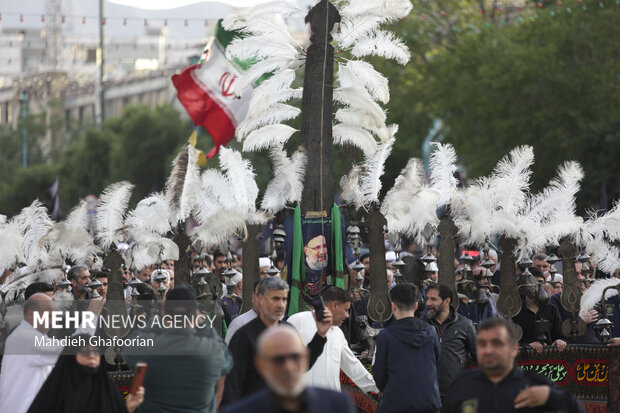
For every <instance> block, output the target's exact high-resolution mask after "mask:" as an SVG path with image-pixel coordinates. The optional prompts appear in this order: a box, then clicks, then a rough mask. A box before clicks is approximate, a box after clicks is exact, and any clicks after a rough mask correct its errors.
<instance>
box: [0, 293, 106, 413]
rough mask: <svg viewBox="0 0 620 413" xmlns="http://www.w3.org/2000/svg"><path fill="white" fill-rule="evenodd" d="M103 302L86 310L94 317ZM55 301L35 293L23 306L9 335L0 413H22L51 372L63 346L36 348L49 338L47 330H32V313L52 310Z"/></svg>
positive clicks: (0, 374) (94, 302) (89, 331)
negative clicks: (22, 313)
mask: <svg viewBox="0 0 620 413" xmlns="http://www.w3.org/2000/svg"><path fill="white" fill-rule="evenodd" d="M103 302H104V300H102V299H97V300H95V299H93V300H91V302H90V305H89V307H88V310H89V311H91V312H93V313H94V314H95V319H96V317H97V316H98V315H99V314H100V313H101V309H102V308H103ZM55 308H56V307H55V305H54V301H53V300H52V299H51V298H50V297H49V296H48V295H46V294H42V293H37V294H34V295H33V296H32V297H30V298H29V299H28V300H26V302H25V303H24V319H23V320H22V322H21V323H20V324H19V325H18V326H17V327H16V328H15V330H13V332H12V333H11V334H10V335H9V336H8V338H7V339H6V343H5V348H4V357H3V358H2V371H1V372H0V412H11V413H25V412H26V411H27V410H28V408H29V407H30V404H31V403H32V401H33V400H34V398H35V396H36V395H37V393H38V392H39V389H40V388H41V386H42V385H43V383H44V382H45V380H46V379H47V376H48V375H49V374H50V372H51V371H52V368H53V367H54V364H56V360H57V359H58V356H59V355H60V353H61V352H62V350H63V347H62V346H54V345H36V343H35V340H36V339H41V338H48V337H47V335H46V333H47V332H48V330H49V329H48V328H45V326H43V325H38V326H37V328H34V327H33V325H34V312H39V313H45V312H51V311H54V310H55ZM74 334H90V335H93V334H95V329H94V328H84V327H80V328H78V329H77V330H76V331H75V333H74Z"/></svg>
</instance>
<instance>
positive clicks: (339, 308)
mask: <svg viewBox="0 0 620 413" xmlns="http://www.w3.org/2000/svg"><path fill="white" fill-rule="evenodd" d="M321 297H322V298H323V304H324V305H325V307H327V308H329V311H331V313H332V325H334V326H336V327H338V326H340V325H341V324H342V323H343V322H344V320H346V319H347V318H349V310H350V309H351V301H350V299H349V296H348V295H347V293H346V291H345V290H343V289H342V288H340V287H330V288H328V289H327V290H325V292H324V293H323V294H322V295H321Z"/></svg>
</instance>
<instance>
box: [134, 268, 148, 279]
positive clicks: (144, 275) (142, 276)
mask: <svg viewBox="0 0 620 413" xmlns="http://www.w3.org/2000/svg"><path fill="white" fill-rule="evenodd" d="M136 278H137V279H138V280H140V281H142V282H150V279H151V267H144V268H142V269H141V270H140V271H138V273H137V274H136Z"/></svg>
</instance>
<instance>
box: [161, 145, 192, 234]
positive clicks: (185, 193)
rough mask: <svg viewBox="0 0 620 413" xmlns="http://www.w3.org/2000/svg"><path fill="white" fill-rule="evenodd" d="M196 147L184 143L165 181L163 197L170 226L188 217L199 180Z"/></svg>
mask: <svg viewBox="0 0 620 413" xmlns="http://www.w3.org/2000/svg"><path fill="white" fill-rule="evenodd" d="M196 159H197V155H196V149H195V148H194V147H193V146H191V145H189V144H186V145H185V146H184V147H183V149H182V150H181V152H180V153H179V154H178V155H177V156H176V158H174V160H173V161H172V170H171V171H170V176H169V177H168V180H167V181H166V191H165V198H166V202H167V203H168V208H169V210H170V214H169V219H170V224H171V225H172V226H176V225H177V224H178V223H180V222H184V221H185V220H186V219H187V218H189V216H190V213H191V210H192V206H193V205H194V198H195V196H196V189H197V188H198V185H199V182H200V175H199V170H198V165H197V163H196Z"/></svg>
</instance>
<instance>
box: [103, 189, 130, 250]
mask: <svg viewBox="0 0 620 413" xmlns="http://www.w3.org/2000/svg"><path fill="white" fill-rule="evenodd" d="M132 189H133V184H131V183H129V182H127V181H122V182H116V183H114V184H111V185H109V186H108V187H107V188H106V189H105V190H104V191H103V193H102V194H101V196H100V197H99V206H98V207H97V219H96V220H95V229H96V233H97V237H96V238H97V242H98V243H99V245H100V246H101V248H102V249H103V250H108V249H109V248H110V246H111V245H112V244H113V243H117V242H119V241H121V240H122V238H121V237H120V235H119V233H118V230H119V229H120V228H121V227H122V226H123V217H124V215H125V212H126V210H127V205H128V204H129V198H130V197H131V191H132Z"/></svg>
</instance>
